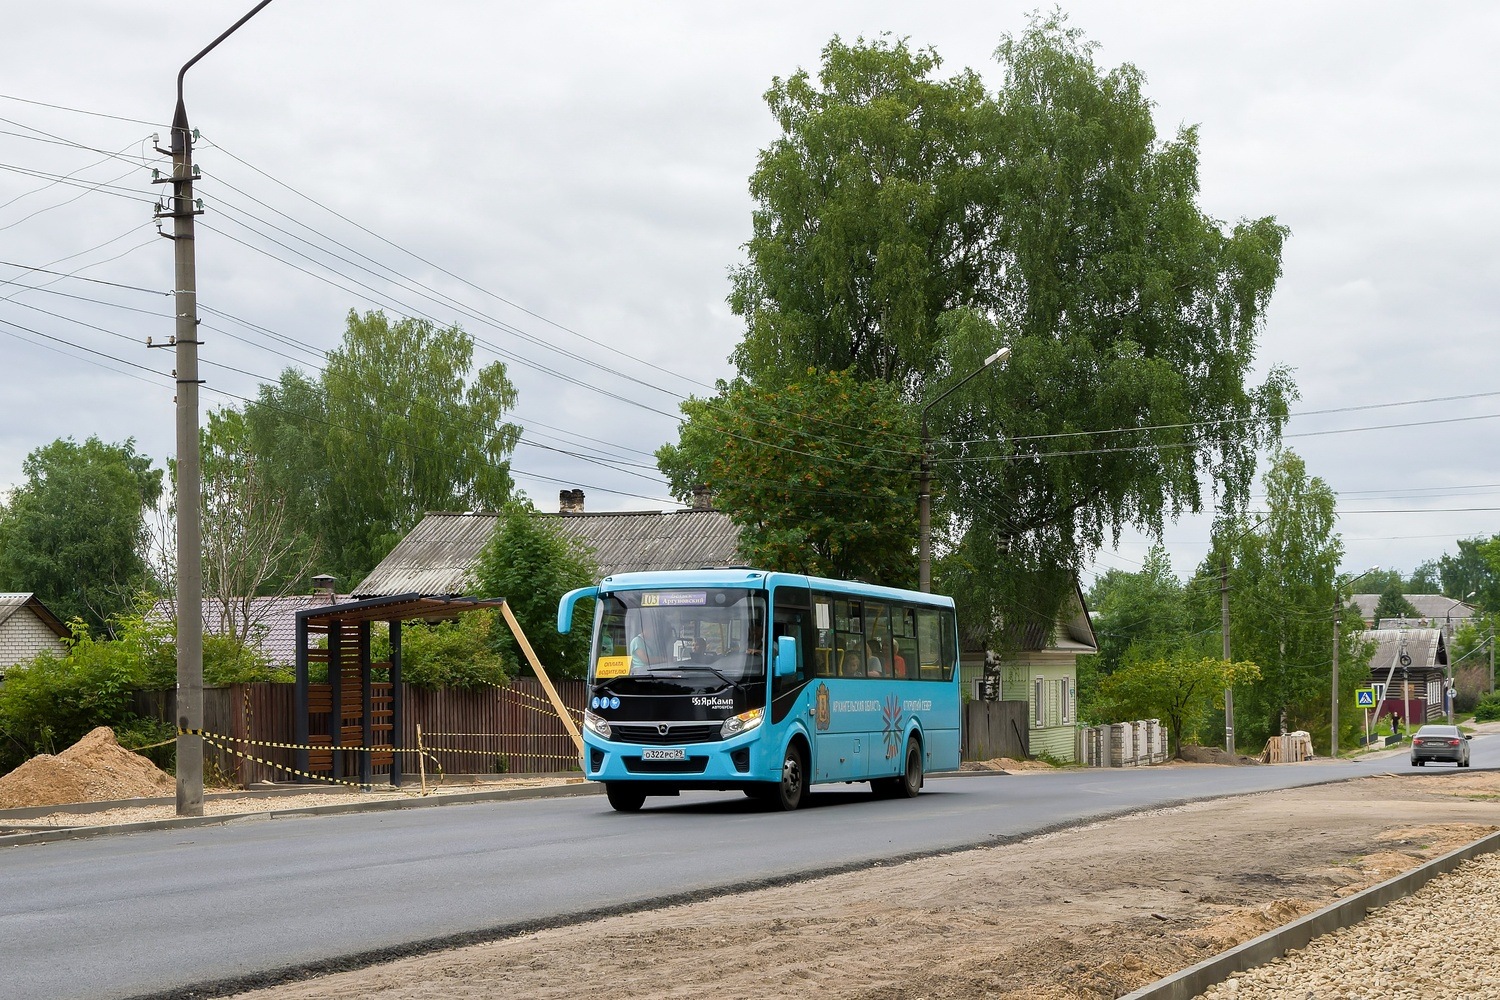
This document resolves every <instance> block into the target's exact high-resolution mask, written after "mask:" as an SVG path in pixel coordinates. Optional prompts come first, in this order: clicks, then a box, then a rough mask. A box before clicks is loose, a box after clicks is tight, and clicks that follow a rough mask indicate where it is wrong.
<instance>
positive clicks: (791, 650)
mask: <svg viewBox="0 0 1500 1000" xmlns="http://www.w3.org/2000/svg"><path fill="white" fill-rule="evenodd" d="M775 671H776V676H777V677H790V676H792V675H793V674H795V673H796V672H797V640H796V639H795V638H793V637H792V636H789V635H783V636H780V637H779V638H778V639H777V640H776V666H775Z"/></svg>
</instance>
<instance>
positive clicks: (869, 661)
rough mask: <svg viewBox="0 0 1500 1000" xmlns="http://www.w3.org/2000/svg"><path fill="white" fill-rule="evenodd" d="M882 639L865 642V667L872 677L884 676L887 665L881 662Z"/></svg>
mask: <svg viewBox="0 0 1500 1000" xmlns="http://www.w3.org/2000/svg"><path fill="white" fill-rule="evenodd" d="M880 652H881V650H880V640H879V639H871V640H870V641H869V642H867V643H865V669H866V671H867V672H868V674H869V676H871V677H884V676H885V667H884V666H883V665H882V664H881V662H880Z"/></svg>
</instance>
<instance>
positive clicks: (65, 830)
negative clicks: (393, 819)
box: [0, 781, 604, 847]
mask: <svg viewBox="0 0 1500 1000" xmlns="http://www.w3.org/2000/svg"><path fill="white" fill-rule="evenodd" d="M603 791H604V786H603V785H601V784H599V783H598V782H594V781H590V782H578V783H574V784H567V785H543V786H540V787H537V788H503V789H495V790H494V791H482V792H453V793H450V794H447V795H429V796H427V797H426V798H419V797H416V796H413V797H410V798H400V799H378V800H376V801H373V802H340V803H337V804H333V805H326V806H302V807H301V808H298V809H276V808H274V807H270V808H263V809H253V810H247V811H245V812H242V813H226V814H224V815H222V816H184V817H173V818H172V819H158V820H151V821H149V822H145V823H119V824H115V825H112V826H60V827H55V828H52V829H45V830H34V831H28V832H26V833H13V834H6V835H3V836H0V847H12V846H20V845H22V844H48V843H55V842H56V841H60V840H85V839H92V838H95V837H111V836H116V835H119V834H126V833H147V832H150V831H153V830H176V829H185V828H192V827H199V826H225V825H227V824H229V823H239V822H245V821H247V820H272V819H285V818H290V817H293V816H333V815H339V814H342V813H362V812H392V811H395V810H398V809H429V808H434V807H437V806H455V805H463V804H465V803H471V802H508V801H515V800H519V799H551V798H563V797H570V796H575V795H598V794H600V793H602V792H603ZM236 794H242V793H236ZM251 794H254V793H251ZM153 801H158V800H150V799H129V800H126V801H123V802H102V803H90V806H92V807H93V808H89V809H80V810H76V811H78V812H101V811H103V810H105V809H110V808H118V807H129V806H139V805H142V804H150V803H151V802H153ZM159 801H160V802H163V803H171V802H175V801H176V800H175V799H161V800H159ZM59 811H60V810H58V809H57V808H56V807H51V808H46V809H43V810H41V811H37V810H32V809H26V810H12V811H11V812H9V813H7V814H4V815H5V816H10V817H12V818H17V819H20V818H23V817H20V816H18V815H17V813H21V812H31V813H35V814H36V815H50V814H54V813H57V812H59ZM3 818H4V817H3V816H0V820H3Z"/></svg>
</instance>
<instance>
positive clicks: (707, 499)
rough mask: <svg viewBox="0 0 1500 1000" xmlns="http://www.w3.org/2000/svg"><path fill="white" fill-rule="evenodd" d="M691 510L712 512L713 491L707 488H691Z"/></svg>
mask: <svg viewBox="0 0 1500 1000" xmlns="http://www.w3.org/2000/svg"><path fill="white" fill-rule="evenodd" d="M692 509H693V510H713V509H714V491H713V490H711V489H709V488H708V487H707V486H694V487H693V506H692Z"/></svg>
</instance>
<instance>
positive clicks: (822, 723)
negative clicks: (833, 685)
mask: <svg viewBox="0 0 1500 1000" xmlns="http://www.w3.org/2000/svg"><path fill="white" fill-rule="evenodd" d="M817 698H818V707H817V711H816V712H815V713H814V719H815V720H816V722H817V726H818V731H819V732H822V731H823V730H825V729H827V728H828V724H829V722H831V721H833V713H832V711H831V710H830V709H829V707H828V685H827V684H819V685H818V691H817Z"/></svg>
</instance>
